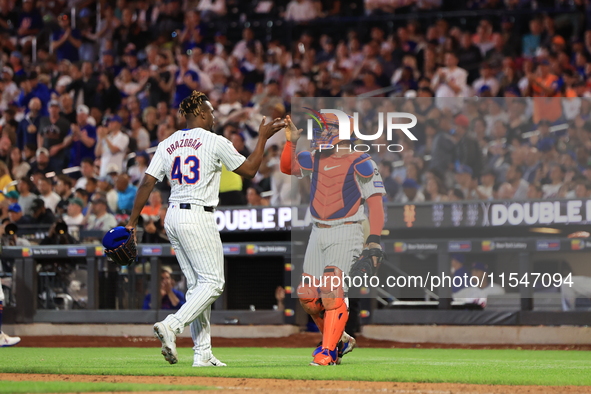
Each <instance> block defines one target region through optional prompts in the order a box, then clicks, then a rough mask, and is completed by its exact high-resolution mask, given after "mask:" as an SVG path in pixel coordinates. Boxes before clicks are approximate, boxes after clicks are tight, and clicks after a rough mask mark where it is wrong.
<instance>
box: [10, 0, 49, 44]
mask: <svg viewBox="0 0 591 394" xmlns="http://www.w3.org/2000/svg"><path fill="white" fill-rule="evenodd" d="M41 29H43V17H42V16H41V13H40V12H39V10H37V9H36V8H35V2H34V1H33V0H24V1H23V9H22V11H21V12H20V13H19V15H18V24H17V30H16V33H17V38H18V43H19V44H20V45H21V46H22V47H23V51H24V52H26V53H28V52H29V50H30V47H31V40H33V39H34V38H35V37H36V36H37V34H39V32H41Z"/></svg>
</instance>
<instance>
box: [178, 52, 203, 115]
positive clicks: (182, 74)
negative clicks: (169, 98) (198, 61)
mask: <svg viewBox="0 0 591 394" xmlns="http://www.w3.org/2000/svg"><path fill="white" fill-rule="evenodd" d="M177 59H178V62H179V70H178V71H177V72H176V74H175V75H174V77H175V80H176V92H175V94H174V104H173V107H175V108H176V107H178V106H179V105H180V104H181V101H183V100H184V98H185V97H187V96H190V95H191V92H193V90H199V75H198V74H197V72H195V71H194V70H191V69H189V55H187V53H186V52H181V53H180V54H179V55H178V57H177Z"/></svg>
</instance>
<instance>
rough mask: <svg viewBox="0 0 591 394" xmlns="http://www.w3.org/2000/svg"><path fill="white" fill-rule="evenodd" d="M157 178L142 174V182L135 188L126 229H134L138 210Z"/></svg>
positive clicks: (140, 208)
mask: <svg viewBox="0 0 591 394" xmlns="http://www.w3.org/2000/svg"><path fill="white" fill-rule="evenodd" d="M157 181H158V180H157V179H156V178H154V177H153V176H152V175H149V174H144V177H143V179H142V182H141V184H140V186H139V187H138V189H137V194H136V195H135V200H134V202H133V210H132V211H131V216H130V217H129V221H128V222H127V226H125V227H126V228H127V229H130V230H131V229H135V227H136V226H137V221H138V219H139V217H140V212H141V211H142V209H143V208H144V206H145V205H146V202H148V198H149V197H150V194H151V193H152V190H153V189H154V186H155V185H156V182H157Z"/></svg>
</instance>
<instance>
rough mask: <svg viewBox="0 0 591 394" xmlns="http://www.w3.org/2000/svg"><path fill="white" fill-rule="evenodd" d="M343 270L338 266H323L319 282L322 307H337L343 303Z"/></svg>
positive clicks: (327, 308)
mask: <svg viewBox="0 0 591 394" xmlns="http://www.w3.org/2000/svg"><path fill="white" fill-rule="evenodd" d="M342 281H343V271H342V270H341V269H340V268H339V267H335V266H332V265H329V266H327V267H325V268H324V274H323V275H322V280H321V284H320V297H321V298H322V304H323V305H324V309H326V310H330V309H338V308H339V307H340V306H341V305H343V304H345V300H344V298H345V292H344V290H343V285H344V283H342Z"/></svg>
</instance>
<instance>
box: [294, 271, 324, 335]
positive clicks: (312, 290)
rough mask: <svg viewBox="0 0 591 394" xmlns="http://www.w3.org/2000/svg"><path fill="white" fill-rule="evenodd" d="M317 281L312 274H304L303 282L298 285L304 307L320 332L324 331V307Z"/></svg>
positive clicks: (299, 295)
mask: <svg viewBox="0 0 591 394" xmlns="http://www.w3.org/2000/svg"><path fill="white" fill-rule="evenodd" d="M315 281H317V279H315V278H314V277H313V276H312V275H308V274H302V283H301V284H300V285H299V286H298V297H299V299H300V304H301V305H302V308H304V310H305V311H306V313H308V314H309V315H310V316H312V320H314V323H316V325H317V326H318V329H319V330H320V332H323V331H324V318H323V315H324V307H323V306H322V300H321V299H320V296H319V293H318V287H315V286H314V282H315Z"/></svg>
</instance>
